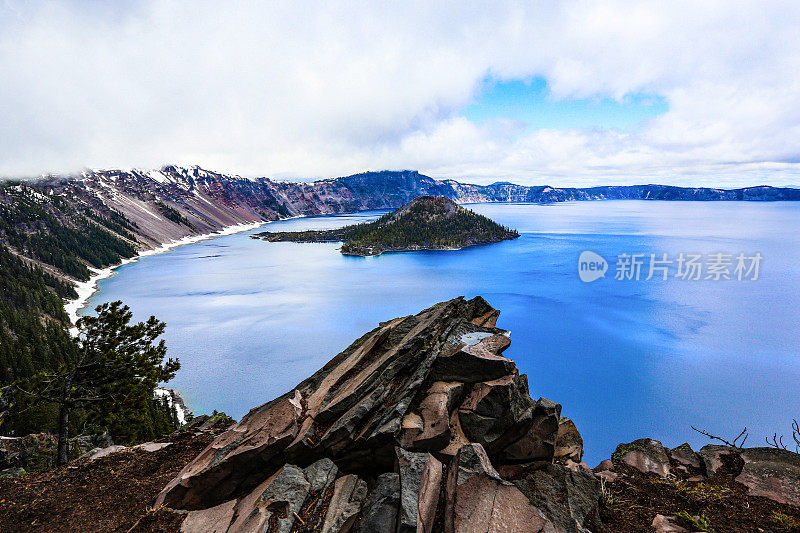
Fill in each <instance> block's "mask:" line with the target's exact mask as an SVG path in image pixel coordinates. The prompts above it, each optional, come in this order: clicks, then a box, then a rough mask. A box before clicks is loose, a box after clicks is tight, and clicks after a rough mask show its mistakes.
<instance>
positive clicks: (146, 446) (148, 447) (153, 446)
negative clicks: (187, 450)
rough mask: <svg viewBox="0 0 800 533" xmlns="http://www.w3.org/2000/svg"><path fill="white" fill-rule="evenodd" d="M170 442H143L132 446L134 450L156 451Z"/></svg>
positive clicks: (169, 444)
mask: <svg viewBox="0 0 800 533" xmlns="http://www.w3.org/2000/svg"><path fill="white" fill-rule="evenodd" d="M171 445H172V443H171V442H143V443H141V444H137V445H136V446H134V447H133V449H134V450H141V451H143V452H149V453H152V452H157V451H158V450H163V449H164V448H166V447H167V446H171Z"/></svg>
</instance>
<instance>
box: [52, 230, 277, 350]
mask: <svg viewBox="0 0 800 533" xmlns="http://www.w3.org/2000/svg"><path fill="white" fill-rule="evenodd" d="M267 222H269V221H266V220H265V221H261V222H243V223H241V224H234V225H232V226H225V227H224V228H222V229H221V230H219V231H216V232H213V233H203V234H202V235H187V236H186V237H182V238H180V239H177V240H174V241H170V242H168V243H164V244H161V245H160V246H156V247H155V248H150V249H148V250H142V251H141V252H139V253H138V254H136V255H135V256H133V257H131V258H129V259H123V260H122V261H121V262H119V263H117V264H116V265H112V266H108V267H106V268H103V269H99V270H98V269H95V268H92V269H91V270H92V276H91V277H90V278H89V279H88V280H87V281H79V282H77V283H76V284H75V292H77V293H78V297H77V298H75V299H74V300H66V301H65V302H64V311H66V313H67V316H68V317H69V321H70V329H69V331H70V333H72V334H73V335H74V334H75V333H76V332H77V328H76V327H75V323H76V322H77V321H78V318H79V317H78V313H79V312H80V311H81V310H82V309H84V308H85V307H86V304H87V302H88V301H89V298H91V297H92V296H93V295H94V294H95V293H96V292H97V290H98V283H99V282H100V281H101V280H104V279H106V278H109V277H111V276H112V275H113V274H114V270H116V269H117V268H119V267H121V266H124V265H127V264H130V263H135V262H136V261H138V260H140V259H142V258H143V257H148V256H151V255H158V254H163V253H165V252H169V251H170V250H172V249H174V248H177V247H178V246H183V245H186V244H194V243H196V242H200V241H204V240H206V239H210V238H213V237H224V236H226V235H233V234H235V233H241V232H243V231H249V230H253V229H256V228H258V227H259V226H262V225H264V224H266V223H267Z"/></svg>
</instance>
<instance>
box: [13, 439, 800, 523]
mask: <svg viewBox="0 0 800 533" xmlns="http://www.w3.org/2000/svg"><path fill="white" fill-rule="evenodd" d="M221 430H222V428H221V427H216V428H212V429H211V430H209V431H208V432H203V433H200V434H195V433H194V432H191V431H190V432H186V431H185V432H182V433H177V434H174V435H172V436H170V437H168V438H166V439H162V440H164V441H169V442H172V443H173V444H172V445H171V446H169V447H167V448H164V449H163V450H159V451H157V452H152V453H147V452H143V451H138V450H123V451H121V452H117V453H114V454H111V455H109V456H107V457H104V458H102V459H98V460H96V461H92V462H86V461H80V460H79V461H73V462H72V463H70V464H69V465H68V466H66V467H62V468H57V469H55V470H51V471H48V472H40V473H33V474H26V475H24V476H20V477H15V478H4V479H0V531H2V532H12V531H13V532H27V531H35V532H48V533H50V532H56V533H57V532H75V531H79V532H94V531H102V532H106V531H108V532H112V531H113V532H128V531H130V532H136V533H142V532H159V533H167V532H170V533H175V532H177V531H179V529H180V524H181V522H182V521H183V518H184V515H182V514H178V513H176V512H173V511H170V510H167V509H152V508H151V506H152V504H153V502H154V500H155V498H156V496H157V495H158V493H159V492H160V491H161V489H162V488H163V487H164V486H165V485H166V484H167V483H168V482H169V481H170V480H171V479H172V478H173V477H175V475H177V474H178V472H179V471H180V470H181V468H183V466H184V465H186V464H187V463H188V462H189V461H191V460H192V459H193V458H194V457H195V456H196V455H197V454H198V453H200V451H202V450H203V448H205V447H206V446H207V445H208V444H209V443H210V442H211V441H212V440H213V439H214V437H215V435H217V434H219V433H220V431H221ZM615 469H616V471H617V472H618V473H619V477H618V478H617V480H616V481H615V482H613V483H607V484H606V486H605V487H606V494H607V495H608V496H606V497H605V498H604V501H603V506H602V518H603V523H604V526H605V527H604V530H603V531H604V533H607V532H610V533H641V532H650V531H652V529H651V528H650V524H651V523H652V522H653V518H654V517H655V516H656V514H663V515H667V516H672V515H675V514H677V513H679V512H681V511H686V512H688V513H689V514H690V515H692V516H699V515H701V514H704V515H705V516H706V517H707V518H708V519H709V521H710V526H711V527H710V528H709V529H708V531H709V532H711V531H713V532H714V533H728V532H752V533H765V532H773V533H779V532H790V531H795V532H800V527H798V524H800V509H798V508H796V507H790V506H788V505H782V504H779V503H776V502H774V501H772V500H768V499H766V498H761V497H749V496H747V490H746V488H745V487H744V486H743V485H741V484H739V483H736V482H735V481H733V479H731V478H730V477H727V476H724V475H717V476H716V477H714V478H712V479H710V480H704V481H688V479H686V478H685V477H684V478H683V479H681V478H674V479H672V478H670V479H662V478H659V477H658V476H656V475H654V474H651V475H647V474H643V473H641V472H639V471H638V470H635V469H633V468H631V467H629V466H627V465H625V464H616V465H615ZM683 525H686V526H688V524H683ZM691 530H692V529H691V528H690V531H691ZM597 533H599V532H597Z"/></svg>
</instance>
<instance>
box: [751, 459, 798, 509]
mask: <svg viewBox="0 0 800 533" xmlns="http://www.w3.org/2000/svg"><path fill="white" fill-rule="evenodd" d="M740 457H741V458H742V460H743V461H744V466H743V467H742V471H741V473H740V474H739V475H738V476H736V481H738V482H739V483H742V484H743V485H745V486H747V488H748V489H749V491H748V492H749V494H750V495H751V496H763V497H765V498H769V499H770V500H774V501H776V502H779V503H785V504H787V505H793V506H795V507H798V506H800V454H797V453H794V452H790V451H788V450H779V449H775V448H746V449H744V450H742V451H741V453H740Z"/></svg>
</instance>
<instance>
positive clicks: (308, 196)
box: [0, 165, 800, 271]
mask: <svg viewBox="0 0 800 533" xmlns="http://www.w3.org/2000/svg"><path fill="white" fill-rule="evenodd" d="M420 196H444V197H446V198H449V199H451V200H453V201H455V202H457V203H477V202H533V203H552V202H565V201H584V200H627V199H631V200H692V201H716V200H725V201H735V200H744V201H776V200H790V201H797V200H800V189H792V188H778V187H769V186H758V187H746V188H741V189H714V188H706V187H698V188H689V187H674V186H668V185H630V186H603V187H584V188H559V187H551V186H547V185H537V186H523V185H515V184H513V183H506V182H498V183H493V184H491V185H474V184H467V183H460V182H458V181H455V180H437V179H434V178H431V177H429V176H425V175H423V174H420V173H419V172H416V171H413V170H403V171H388V170H387V171H381V172H365V173H362V174H354V175H352V176H346V177H342V178H334V179H326V180H320V181H316V182H313V183H303V182H285V181H274V180H271V179H268V178H256V179H246V178H241V177H238V176H232V175H227V174H221V173H218V172H212V171H209V170H205V169H202V168H200V167H190V168H186V167H178V166H172V165H170V166H165V167H163V168H162V169H160V170H154V171H142V170H129V171H123V170H96V171H87V172H84V173H83V174H82V175H80V176H75V177H59V176H52V177H47V178H42V179H40V180H36V181H18V182H4V183H2V184H0V208H2V209H3V210H5V211H6V212H7V213H12V212H13V213H14V214H13V216H12V215H11V214H8V217H10V218H8V217H7V220H8V221H9V224H11V225H13V226H15V227H16V228H17V234H18V235H25V234H29V233H30V231H31V230H34V228H35V227H38V226H41V223H40V222H39V223H37V224H38V226H36V225H34V226H31V222H32V220H28V218H30V217H31V216H33V217H35V216H39V215H36V213H38V212H39V211H41V212H46V213H49V215H51V216H52V217H54V218H53V220H54V221H59V223H61V224H63V225H65V226H67V227H72V228H73V229H75V230H76V231H80V232H82V233H83V234H85V230H86V228H93V227H95V226H98V225H99V226H100V227H104V228H106V229H111V231H112V233H114V234H115V238H122V239H123V240H125V241H127V242H128V243H129V244H130V245H132V246H135V247H137V248H151V247H154V246H157V245H159V244H162V243H165V242H170V241H174V240H176V239H180V238H182V237H186V236H188V235H197V234H203V233H210V232H214V231H217V230H219V229H221V228H223V227H227V226H231V225H235V224H242V223H254V222H261V221H270V220H279V219H283V218H289V217H294V216H308V215H325V214H336V213H351V212H356V211H363V210H369V209H395V208H398V207H400V206H402V205H405V204H407V203H409V202H410V201H412V200H413V199H415V198H417V197H420ZM23 200H24V202H25V203H26V205H29V207H28V208H26V211H25V212H24V213H19V212H17V211H19V209H18V206H19V205H21V204H20V202H21V201H23ZM34 207H35V209H34ZM76 214H80V217H78V218H76V216H74V215H76ZM81 217H82V218H81ZM86 217H88V218H86ZM88 220H93V221H94V222H92V224H90V225H89V226H86V223H87V221H88ZM115 224H116V226H115ZM120 224H121V226H119V225H120ZM54 225H55V222H54V223H53V224H50V226H54ZM112 226H113V227H112ZM117 226H119V227H117ZM120 227H122V228H124V229H125V231H127V232H128V234H124V232H122V231H117V230H119V229H120ZM81 228H83V229H81ZM50 229H51V230H52V229H53V228H50ZM36 231H44V229H43V228H39V229H38V230H36ZM52 233H53V232H52V231H50V233H49V234H48V233H47V232H45V234H43V238H44V237H47V236H48V235H52ZM8 236H9V234H8V232H7V231H6V232H4V231H0V243H5V244H12V243H10V241H9V238H8ZM17 240H19V239H17ZM29 240H30V239H29ZM20 242H21V241H20ZM30 244H31V245H32V244H33V243H32V242H31V243H30ZM16 251H17V252H21V254H22V255H25V256H29V257H30V256H31V255H33V254H31V253H29V252H27V251H26V250H16ZM115 253H120V251H115ZM128 253H129V252H127V251H122V253H120V255H122V256H126V255H128ZM114 257H115V255H114V254H110V255H109V261H105V260H103V261H96V263H97V264H101V263H102V264H106V263H113V262H114V261H113V259H114ZM39 259H41V258H39ZM45 262H47V261H45ZM52 263H53V262H50V264H52ZM56 267H57V268H59V267H60V265H56ZM61 270H62V271H63V268H62V269H61Z"/></svg>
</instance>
